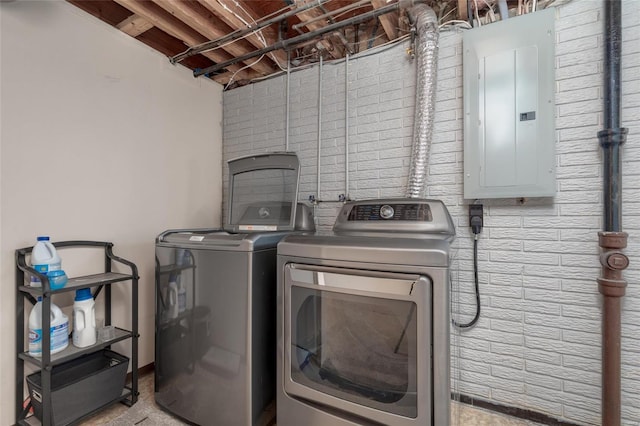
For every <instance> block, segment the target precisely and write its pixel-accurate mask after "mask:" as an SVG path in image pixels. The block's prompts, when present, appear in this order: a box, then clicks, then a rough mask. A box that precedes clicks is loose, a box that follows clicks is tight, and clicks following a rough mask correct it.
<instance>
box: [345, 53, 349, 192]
mask: <svg viewBox="0 0 640 426" xmlns="http://www.w3.org/2000/svg"><path fill="white" fill-rule="evenodd" d="M344 199H345V200H348V199H349V54H348V53H347V54H346V55H345V57H344Z"/></svg>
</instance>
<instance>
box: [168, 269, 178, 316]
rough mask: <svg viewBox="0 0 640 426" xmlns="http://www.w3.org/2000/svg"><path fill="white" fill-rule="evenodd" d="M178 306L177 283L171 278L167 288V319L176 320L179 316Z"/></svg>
mask: <svg viewBox="0 0 640 426" xmlns="http://www.w3.org/2000/svg"><path fill="white" fill-rule="evenodd" d="M179 309H180V308H179V306H178V283H176V279H175V277H172V278H171V280H170V281H169V288H168V289H167V318H168V319H176V318H178V314H179Z"/></svg>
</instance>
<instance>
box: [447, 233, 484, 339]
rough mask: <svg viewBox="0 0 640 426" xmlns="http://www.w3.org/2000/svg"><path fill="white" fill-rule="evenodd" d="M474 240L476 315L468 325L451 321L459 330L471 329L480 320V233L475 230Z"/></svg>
mask: <svg viewBox="0 0 640 426" xmlns="http://www.w3.org/2000/svg"><path fill="white" fill-rule="evenodd" d="M474 234H475V235H474V238H473V279H474V283H475V288H476V315H475V316H474V317H473V319H472V320H471V321H469V322H468V323H466V324H461V323H459V322H457V321H456V320H454V319H451V323H452V324H453V325H454V326H456V327H458V328H471V327H473V326H474V325H476V323H477V322H478V320H479V319H480V287H479V286H478V233H476V232H475V229H474Z"/></svg>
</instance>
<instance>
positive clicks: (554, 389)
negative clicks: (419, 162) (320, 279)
mask: <svg viewBox="0 0 640 426" xmlns="http://www.w3.org/2000/svg"><path fill="white" fill-rule="evenodd" d="M602 4H603V3H602V2H601V1H592V0H575V1H573V2H570V3H568V4H566V5H563V6H561V7H559V8H558V10H557V11H556V12H557V18H556V80H557V82H556V133H557V145H556V152H557V178H558V188H557V189H558V191H557V194H556V197H555V198H553V199H552V198H544V199H527V200H525V201H524V203H520V202H518V201H517V200H484V206H485V207H484V209H485V228H484V230H483V232H482V234H481V238H480V241H479V279H480V292H481V300H482V309H483V310H482V316H481V319H480V322H479V324H478V325H477V327H475V328H474V329H472V330H470V331H467V332H463V333H459V332H457V331H454V333H453V336H452V366H453V374H452V376H453V388H454V390H455V391H457V392H460V393H464V394H467V395H471V396H474V397H478V398H483V399H486V400H489V401H493V402H496V403H500V404H507V405H512V406H516V407H520V408H525V409H530V410H534V411H539V412H542V413H546V414H548V415H550V416H553V417H557V418H561V419H564V420H566V421H571V422H575V423H580V424H587V425H597V424H600V311H601V299H600V296H599V293H598V291H597V285H596V282H595V279H596V278H597V277H598V275H599V269H600V268H599V263H598V243H597V232H598V231H599V230H600V229H601V227H602V218H601V216H602V196H601V192H602V166H601V162H602V156H601V153H600V148H599V146H598V141H597V137H596V133H597V132H598V131H599V130H601V129H602V128H603V117H602V113H603V107H602V99H601V98H602V94H603V86H602V78H603V77H602V70H603V41H604V39H603V18H604V11H603V9H602ZM461 39H462V37H461V34H460V33H459V32H457V31H448V32H442V33H441V36H440V52H439V64H438V91H437V107H436V118H435V127H434V139H433V145H432V148H431V157H430V176H429V177H428V180H427V182H428V193H427V195H428V196H429V197H433V198H439V199H442V200H443V201H444V202H445V204H446V205H447V207H448V208H449V209H450V212H451V214H452V215H453V217H454V220H455V222H456V224H457V233H458V237H457V239H456V242H455V249H456V250H455V261H454V267H453V268H452V275H453V278H454V285H453V287H454V288H453V290H454V291H453V294H452V299H453V302H454V303H453V304H454V309H453V310H454V315H455V316H456V318H458V319H459V320H460V321H466V320H468V319H469V318H470V317H471V314H472V313H473V311H474V296H473V272H472V271H473V255H472V250H471V247H472V240H471V238H470V235H469V229H468V220H467V203H468V202H469V200H467V201H465V200H463V199H462V158H463V156H462V146H463V143H462V140H463V139H462V138H463V134H462V128H463V123H462V54H461V53H462V51H461V49H462V46H461ZM623 40H624V42H623V46H622V53H623V64H622V67H623V68H622V89H623V98H622V106H623V109H622V121H623V123H622V125H623V126H625V127H627V128H629V137H628V140H627V144H626V146H625V148H624V150H623V188H624V190H623V199H624V208H623V216H624V217H623V227H624V230H625V231H626V232H628V233H629V247H628V249H627V250H626V252H627V254H628V255H629V257H630V260H631V266H630V268H629V269H628V270H627V271H626V272H625V277H626V278H627V280H628V282H629V286H628V289H627V297H626V298H625V299H624V301H623V316H622V322H623V324H622V347H623V353H622V363H623V366H622V401H623V408H622V415H623V424H624V425H637V424H638V421H639V419H640V399H638V397H637V395H638V394H640V325H638V324H640V285H638V283H640V250H639V249H640V239H639V236H640V167H639V166H640V148H639V145H640V139H639V136H638V135H640V2H639V1H637V0H623ZM406 47H407V45H406V44H405V45H399V46H395V47H393V48H390V49H387V50H384V49H378V50H377V51H375V52H376V53H375V54H373V55H367V56H364V55H362V56H360V57H358V58H355V59H352V60H351V61H350V62H349V66H348V76H347V78H348V86H349V90H348V96H349V102H348V103H349V126H348V127H349V128H348V131H349V180H350V185H349V189H348V194H349V195H350V196H351V197H352V198H356V199H363V198H373V197H396V196H402V195H404V193H405V185H406V179H407V174H408V169H409V167H408V165H409V161H410V158H409V157H410V147H411V134H412V130H413V128H412V126H413V107H414V96H415V95H414V86H415V69H414V67H415V65H414V64H413V63H412V62H411V61H410V60H409V59H408V58H407V56H406V54H405V48H406ZM318 73H319V67H318V66H316V67H313V68H310V69H306V70H302V71H298V72H294V73H292V74H291V79H290V88H291V92H290V94H291V97H290V110H291V114H290V131H289V138H290V139H289V140H290V147H289V148H290V150H293V151H296V152H297V153H298V155H299V156H300V159H301V163H302V176H301V185H300V199H301V200H306V199H307V198H308V196H309V195H316V196H317V194H316V186H317V139H318V133H317V129H318ZM322 86H323V90H322V107H321V108H322V116H321V125H322V127H321V167H320V179H321V191H320V194H319V197H320V199H321V200H323V201H324V202H322V203H321V204H320V206H319V207H318V209H317V217H318V225H319V228H321V229H329V228H330V226H331V225H332V223H333V220H334V217H335V215H336V213H337V211H338V209H339V203H338V202H337V199H338V195H339V194H344V193H345V192H346V190H345V137H344V136H345V64H344V62H341V63H338V64H335V65H334V64H329V63H325V64H324V66H323V69H322ZM285 89H286V76H280V77H277V78H273V79H270V80H267V81H264V82H261V83H258V84H253V85H250V86H245V87H242V88H239V89H235V90H231V91H228V92H226V93H225V95H224V158H225V160H228V159H230V158H235V157H238V156H241V155H247V154H252V153H259V152H266V151H281V150H284V148H285V142H284V141H285V105H286V90H285ZM224 173H225V176H224V179H225V182H226V178H227V177H226V171H225V172H224ZM225 190H226V187H225ZM225 192H226V191H225ZM225 195H226V194H225Z"/></svg>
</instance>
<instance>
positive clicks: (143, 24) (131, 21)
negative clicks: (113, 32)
mask: <svg viewBox="0 0 640 426" xmlns="http://www.w3.org/2000/svg"><path fill="white" fill-rule="evenodd" d="M152 27H153V24H152V23H151V22H149V21H147V20H146V19H144V18H143V17H141V16H138V15H136V14H135V13H134V14H133V15H131V16H129V17H128V18H127V19H125V20H124V21H122V22H120V23H119V24H118V25H116V28H118V29H119V30H120V31H122V32H123V33H126V34H129V35H130V36H131V37H137V36H139V35H140V34H142V33H143V32H145V31H147V30H149V29H151V28H152Z"/></svg>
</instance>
